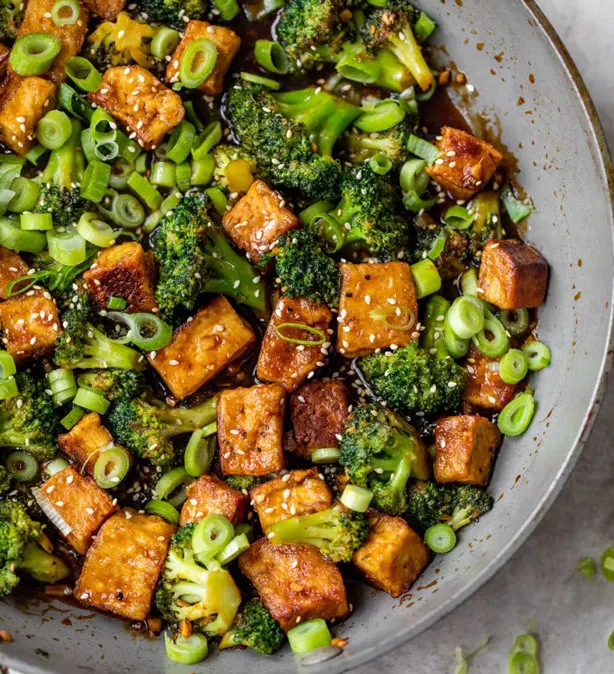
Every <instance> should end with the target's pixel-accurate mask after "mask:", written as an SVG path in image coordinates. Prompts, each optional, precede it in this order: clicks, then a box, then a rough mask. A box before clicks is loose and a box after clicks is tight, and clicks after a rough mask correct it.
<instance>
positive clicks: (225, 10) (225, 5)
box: [213, 0, 241, 21]
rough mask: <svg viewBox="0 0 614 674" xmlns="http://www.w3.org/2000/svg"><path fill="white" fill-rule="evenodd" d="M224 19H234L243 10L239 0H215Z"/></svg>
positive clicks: (214, 2) (216, 6)
mask: <svg viewBox="0 0 614 674" xmlns="http://www.w3.org/2000/svg"><path fill="white" fill-rule="evenodd" d="M213 4H214V5H215V8H216V9H217V11H218V12H219V15H220V18H221V19H222V21H232V20H233V19H234V18H235V16H237V14H238V13H239V12H240V11H241V10H240V8H239V3H238V2H237V0H213Z"/></svg>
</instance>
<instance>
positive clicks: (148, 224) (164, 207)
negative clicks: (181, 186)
mask: <svg viewBox="0 0 614 674" xmlns="http://www.w3.org/2000/svg"><path fill="white" fill-rule="evenodd" d="M180 203H181V194H177V193H175V194H169V195H168V197H166V199H165V200H164V201H163V202H162V203H161V204H160V208H159V209H158V210H157V211H154V212H153V213H150V214H149V215H148V216H147V219H146V220H145V224H144V225H143V230H144V231H145V232H147V233H148V234H149V232H152V231H153V230H154V229H155V228H156V227H157V226H158V224H159V223H160V220H162V218H163V217H164V216H165V215H166V213H168V212H169V211H171V210H172V209H173V208H175V207H176V206H178V205H179V204H180Z"/></svg>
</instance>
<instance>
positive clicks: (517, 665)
mask: <svg viewBox="0 0 614 674" xmlns="http://www.w3.org/2000/svg"><path fill="white" fill-rule="evenodd" d="M509 674H539V665H538V664H537V659H536V658H535V656H534V655H531V654H530V653H523V652H522V651H519V652H518V653H514V655H512V657H511V658H510V663H509Z"/></svg>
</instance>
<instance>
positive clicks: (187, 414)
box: [152, 396, 217, 438]
mask: <svg viewBox="0 0 614 674" xmlns="http://www.w3.org/2000/svg"><path fill="white" fill-rule="evenodd" d="M153 403H155V407H156V409H157V410H159V413H158V414H157V418H158V421H161V422H163V423H165V424H166V427H165V428H161V429H160V432H161V433H162V435H163V437H165V438H173V437H175V436H176V435H181V434H182V433H189V432H191V431H193V430H194V429H196V428H202V427H203V426H206V425H207V424H210V423H212V422H213V421H215V420H216V418H217V396H213V397H212V398H209V399H208V400H206V401H205V402H204V403H201V404H200V405H196V406H195V407H167V406H166V405H165V404H164V403H162V402H159V401H157V400H156V401H152V404H153Z"/></svg>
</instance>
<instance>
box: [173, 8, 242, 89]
mask: <svg viewBox="0 0 614 674" xmlns="http://www.w3.org/2000/svg"><path fill="white" fill-rule="evenodd" d="M200 38H207V39H208V40H211V42H213V43H214V44H215V46H216V47H217V60H216V62H215V67H214V68H213V72H212V73H211V75H209V77H208V78H207V79H206V80H205V81H204V82H203V83H202V84H201V85H200V87H198V88H199V91H202V92H203V94H206V95H207V96H217V95H218V94H221V93H222V91H223V89H224V76H225V75H226V73H227V72H228V69H229V68H230V64H231V63H232V60H233V59H234V57H235V56H236V55H237V52H238V51H239V47H240V46H241V38H240V37H239V36H238V35H237V34H236V33H235V32H233V31H232V30H230V29H229V28H224V27H223V26H214V25H212V24H210V23H207V22H206V21H190V22H189V23H188V25H187V26H186V29H185V33H184V34H183V38H182V40H181V42H180V43H179V44H178V45H177V48H176V49H175V51H174V53H173V55H172V57H171V60H170V61H169V64H168V66H167V67H166V81H167V82H177V81H178V80H179V64H180V63H181V57H182V56H183V53H184V52H185V50H186V49H187V48H188V45H189V44H190V43H191V42H193V41H194V40H198V39H200Z"/></svg>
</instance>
